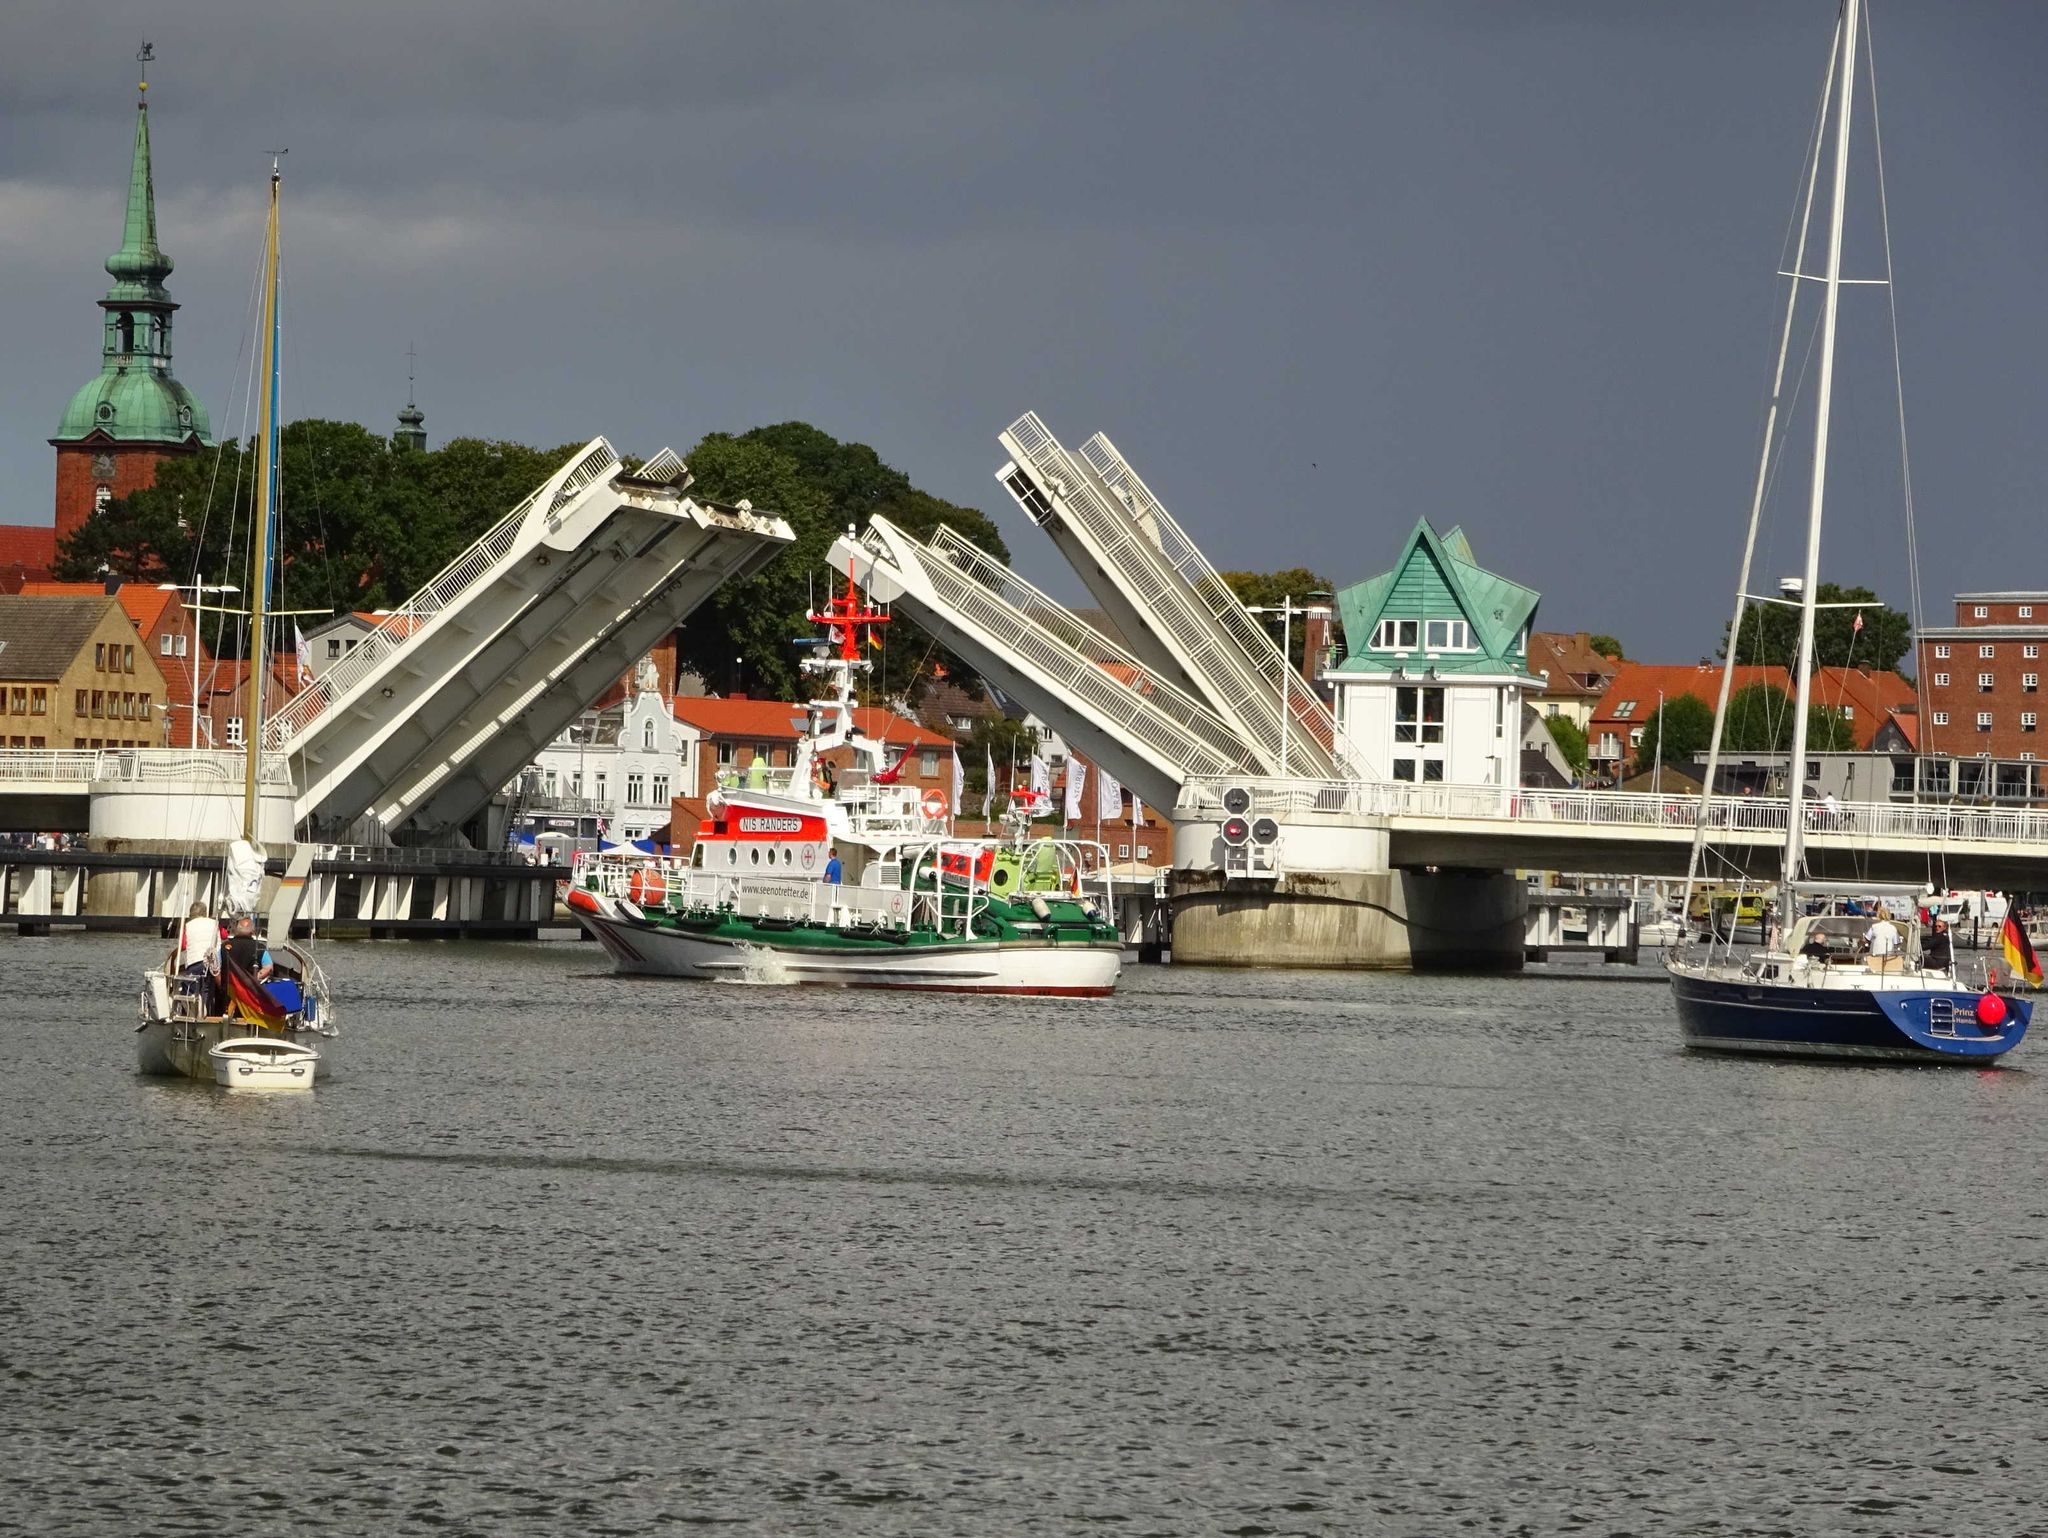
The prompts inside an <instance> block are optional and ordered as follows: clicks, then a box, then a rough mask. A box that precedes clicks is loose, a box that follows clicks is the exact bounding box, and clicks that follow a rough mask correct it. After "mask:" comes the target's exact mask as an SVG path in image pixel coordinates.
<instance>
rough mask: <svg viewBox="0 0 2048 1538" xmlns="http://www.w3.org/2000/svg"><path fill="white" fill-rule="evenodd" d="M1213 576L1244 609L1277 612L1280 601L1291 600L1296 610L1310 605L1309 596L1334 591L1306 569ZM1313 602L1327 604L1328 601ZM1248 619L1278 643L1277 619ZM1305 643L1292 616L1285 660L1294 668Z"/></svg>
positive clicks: (1300, 624) (1324, 579) (1298, 619)
mask: <svg viewBox="0 0 2048 1538" xmlns="http://www.w3.org/2000/svg"><path fill="white" fill-rule="evenodd" d="M1217 575H1218V576H1219V577H1221V578H1222V579H1223V582H1224V585H1225V586H1227V587H1228V588H1229V589H1230V591H1231V593H1232V595H1233V596H1235V597H1236V599H1237V601H1238V602H1239V603H1241V604H1243V605H1244V606H1245V607H1246V608H1247V609H1255V608H1270V609H1277V608H1279V607H1280V604H1281V602H1282V601H1283V600H1284V599H1289V598H1291V599H1293V600H1294V604H1295V607H1296V608H1297V609H1299V608H1304V607H1306V606H1307V605H1308V604H1309V603H1310V601H1311V598H1310V595H1311V594H1315V593H1331V592H1334V591H1335V589H1334V588H1332V586H1331V585H1330V581H1329V579H1328V578H1327V577H1320V576H1317V575H1316V573H1314V572H1312V571H1310V570H1309V569H1308V568H1307V567H1306V566H1290V567H1288V568H1287V569H1286V570H1284V571H1222V572H1218V573H1217ZM1317 601H1319V602H1331V600H1328V599H1323V600H1317ZM1332 607H1334V603H1332ZM1252 618H1253V619H1256V620H1259V621H1261V622H1262V623H1263V624H1264V625H1265V626H1266V628H1267V629H1268V630H1270V631H1271V632H1272V634H1273V639H1274V640H1276V641H1277V640H1279V639H1280V618H1279V616H1278V615H1274V614H1255V615H1253V616H1252ZM1307 639H1308V626H1307V625H1306V624H1305V623H1304V622H1303V620H1302V617H1301V616H1300V615H1299V614H1296V615H1295V616H1294V624H1293V626H1292V627H1291V628H1290V630H1289V633H1288V639H1287V651H1288V656H1289V659H1290V660H1291V661H1292V662H1293V663H1294V665H1295V666H1296V667H1300V666H1301V660H1302V657H1303V655H1304V654H1305V653H1304V648H1305V646H1306V644H1307Z"/></svg>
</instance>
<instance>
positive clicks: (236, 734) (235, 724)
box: [228, 716, 242, 748]
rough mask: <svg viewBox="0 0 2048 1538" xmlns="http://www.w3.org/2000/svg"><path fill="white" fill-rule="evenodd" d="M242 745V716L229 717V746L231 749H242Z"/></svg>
mask: <svg viewBox="0 0 2048 1538" xmlns="http://www.w3.org/2000/svg"><path fill="white" fill-rule="evenodd" d="M241 745H242V718H241V717H240V716H229V717H228V746H229V747H231V748H239V747H240V746H241Z"/></svg>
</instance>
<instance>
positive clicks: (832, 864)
mask: <svg viewBox="0 0 2048 1538" xmlns="http://www.w3.org/2000/svg"><path fill="white" fill-rule="evenodd" d="M845 874H846V872H845V870H844V868H843V867H841V865H840V863H839V851H838V850H836V849H835V850H833V851H832V854H831V856H830V858H828V859H827V860H826V861H825V885H827V886H838V885H839V883H840V880H841V878H842V877H844V875H845Z"/></svg>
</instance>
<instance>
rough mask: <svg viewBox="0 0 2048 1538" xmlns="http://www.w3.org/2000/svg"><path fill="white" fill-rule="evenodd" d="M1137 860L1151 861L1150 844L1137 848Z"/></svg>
mask: <svg viewBox="0 0 2048 1538" xmlns="http://www.w3.org/2000/svg"><path fill="white" fill-rule="evenodd" d="M1138 858H1139V859H1141V860H1149V859H1151V858H1152V846H1151V845H1150V844H1140V845H1139V846H1138Z"/></svg>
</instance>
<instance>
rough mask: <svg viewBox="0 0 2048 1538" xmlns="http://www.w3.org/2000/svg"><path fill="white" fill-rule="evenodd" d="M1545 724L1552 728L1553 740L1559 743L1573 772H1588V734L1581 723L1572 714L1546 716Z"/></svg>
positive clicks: (1559, 749)
mask: <svg viewBox="0 0 2048 1538" xmlns="http://www.w3.org/2000/svg"><path fill="white" fill-rule="evenodd" d="M1543 724H1544V725H1545V726H1546V727H1548V728H1549V729H1550V738H1551V741H1553V742H1555V743H1556V744H1557V750H1558V752H1560V753H1562V754H1563V755H1564V761H1565V763H1566V764H1567V765H1569V766H1570V768H1571V771H1572V773H1573V774H1584V773H1585V772H1586V761H1587V760H1586V734H1585V733H1584V732H1583V731H1581V730H1580V729H1579V723H1578V722H1576V721H1574V720H1573V719H1572V718H1571V717H1570V716H1545V717H1544V718H1543Z"/></svg>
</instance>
